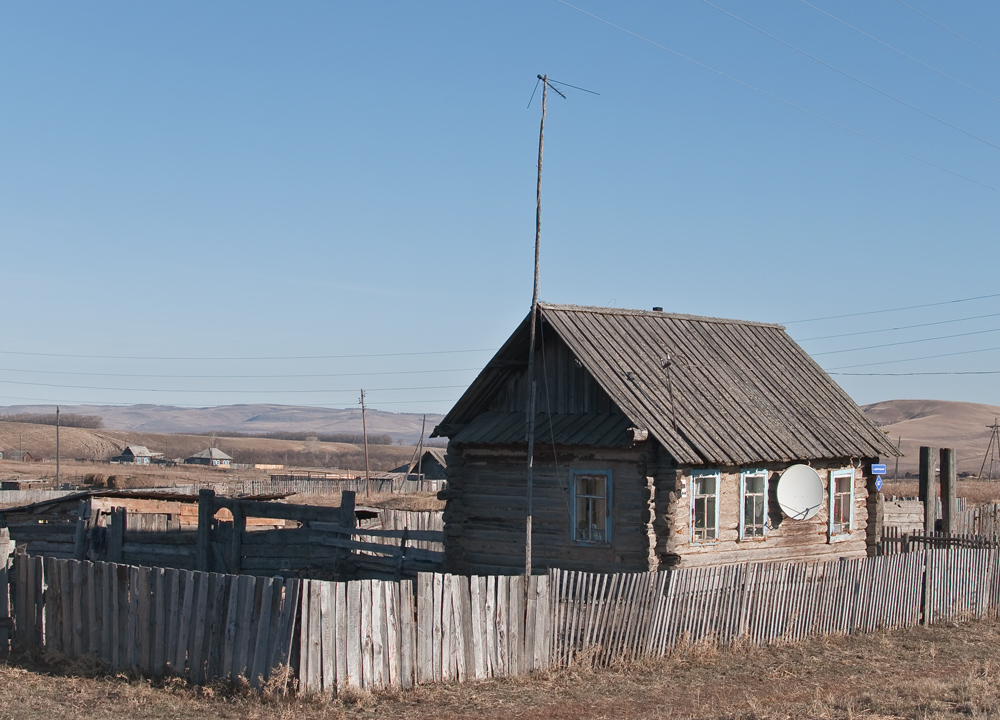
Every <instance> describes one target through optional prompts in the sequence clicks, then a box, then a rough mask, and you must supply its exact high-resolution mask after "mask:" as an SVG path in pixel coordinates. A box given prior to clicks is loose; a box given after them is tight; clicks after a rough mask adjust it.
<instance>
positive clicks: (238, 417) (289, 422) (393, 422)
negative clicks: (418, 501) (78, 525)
mask: <svg viewBox="0 0 1000 720" xmlns="http://www.w3.org/2000/svg"><path fill="white" fill-rule="evenodd" d="M61 409H62V412H64V413H74V414H78V415H97V416H99V417H101V418H102V419H103V420H104V427H105V429H107V430H124V431H128V432H135V433H206V432H207V433H211V432H219V433H225V432H238V433H269V432H314V433H344V432H346V433H361V409H360V408H348V409H343V410H338V409H332V408H315V407H299V406H295V405H263V404H257V405H220V406H217V407H204V408H181V407H172V406H169V405H127V406H115V405H62V406H61ZM52 412H55V407H54V406H52V405H12V406H9V407H0V415H13V414H17V413H52ZM422 417H423V416H422V415H421V414H418V413H390V412H384V411H381V410H369V411H367V412H366V413H365V420H366V423H367V425H368V432H369V433H370V434H371V435H380V434H387V435H391V436H392V439H393V441H396V442H398V441H402V442H403V443H404V444H415V443H416V442H417V441H418V440H419V439H420V422H421V418H422ZM442 417H443V416H442V415H428V416H427V429H426V434H427V435H430V433H431V431H432V430H433V429H434V426H435V425H437V423H438V422H440V420H441V418H442ZM2 419H3V418H2V417H0V420H2Z"/></svg>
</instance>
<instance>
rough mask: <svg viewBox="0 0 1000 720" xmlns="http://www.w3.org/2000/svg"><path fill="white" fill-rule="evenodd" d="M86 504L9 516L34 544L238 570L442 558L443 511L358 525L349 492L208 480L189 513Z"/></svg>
mask: <svg viewBox="0 0 1000 720" xmlns="http://www.w3.org/2000/svg"><path fill="white" fill-rule="evenodd" d="M189 506H190V507H191V509H192V510H194V509H195V508H194V507H193V505H190V504H189ZM88 508H89V505H88V504H87V503H86V502H85V501H80V503H79V509H78V510H74V511H73V512H72V513H70V514H66V513H62V514H57V515H51V514H50V515H42V514H37V515H36V514H34V513H22V514H21V515H20V516H18V517H17V518H13V517H8V518H7V519H6V522H8V523H9V525H10V533H11V535H12V537H13V538H14V539H16V540H17V542H18V545H19V546H25V545H26V546H27V549H28V551H29V552H30V553H31V554H38V555H46V556H53V557H62V558H75V559H78V560H84V559H86V560H91V561H104V562H114V563H120V564H131V565H143V566H150V567H154V566H158V567H173V568H179V569H183V570H201V571H205V572H224V573H229V574H232V575H238V574H240V573H243V572H247V573H251V574H256V575H283V576H289V575H291V576H300V577H314V578H321V579H331V580H334V579H335V580H342V579H353V578H356V577H382V578H388V579H395V578H398V577H400V576H408V577H414V576H416V574H417V573H418V572H433V571H435V570H439V569H440V566H441V562H442V561H443V559H444V547H443V541H444V532H443V529H442V528H443V525H442V524H441V522H440V513H403V512H400V511H382V510H371V511H367V514H368V515H369V516H370V518H369V519H370V521H371V526H368V527H358V526H357V515H358V513H357V512H356V508H355V505H354V494H353V493H350V492H345V493H343V494H342V497H341V505H340V507H339V508H337V507H334V508H330V507H320V506H309V505H293V504H290V503H276V502H264V501H259V500H252V499H247V498H231V497H219V496H216V495H215V493H214V492H213V491H212V490H207V489H203V490H201V491H200V492H199V495H198V506H197V514H196V515H194V514H192V515H190V516H188V515H186V514H185V515H181V514H178V513H176V512H174V513H164V512H127V511H126V509H125V508H118V507H112V508H111V509H110V511H109V512H105V511H102V512H100V513H96V512H93V511H91V510H90V509H88ZM360 514H361V515H362V516H364V515H365V514H366V511H361V512H360ZM383 514H384V520H382V521H380V518H382V517H383ZM386 523H388V524H389V525H390V527H385V524H386ZM380 525H381V526H380ZM426 528H436V529H426Z"/></svg>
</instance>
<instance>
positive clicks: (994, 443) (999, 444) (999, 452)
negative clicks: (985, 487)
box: [976, 418, 1000, 482]
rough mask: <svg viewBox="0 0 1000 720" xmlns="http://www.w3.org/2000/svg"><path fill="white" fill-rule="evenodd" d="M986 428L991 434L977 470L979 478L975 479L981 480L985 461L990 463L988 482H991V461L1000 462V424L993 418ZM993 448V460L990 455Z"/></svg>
mask: <svg viewBox="0 0 1000 720" xmlns="http://www.w3.org/2000/svg"><path fill="white" fill-rule="evenodd" d="M986 427H988V428H989V429H990V430H992V431H993V434H992V435H990V442H989V445H987V446H986V454H985V455H984V456H983V464H982V465H981V466H980V468H979V477H978V478H976V479H977V480H982V479H983V469H984V468H985V467H986V461H987V460H989V461H990V474H989V481H990V482H993V461H994V459H996V460H997V461H1000V423H998V422H997V419H996V418H993V424H992V425H987V426H986ZM994 448H996V457H995V458H994V456H993V454H992V451H993V449H994Z"/></svg>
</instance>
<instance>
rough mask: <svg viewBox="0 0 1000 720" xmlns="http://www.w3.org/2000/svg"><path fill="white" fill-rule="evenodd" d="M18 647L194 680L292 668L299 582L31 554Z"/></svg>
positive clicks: (20, 602)
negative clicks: (91, 658)
mask: <svg viewBox="0 0 1000 720" xmlns="http://www.w3.org/2000/svg"><path fill="white" fill-rule="evenodd" d="M14 570H15V574H16V578H15V586H14V587H15V592H14V625H15V627H16V628H17V634H16V639H17V642H18V643H19V644H20V645H21V646H22V647H24V648H40V647H44V648H45V649H47V650H50V651H54V652H59V653H62V654H65V655H68V656H70V657H82V656H91V657H96V658H98V659H100V660H103V661H104V662H106V663H108V665H109V667H110V668H111V669H112V670H133V671H137V672H140V673H143V674H146V675H149V676H152V677H162V676H163V675H167V674H170V675H178V676H181V677H186V678H188V679H189V680H191V681H192V682H198V683H201V682H205V681H207V680H210V679H213V678H236V677H237V676H243V677H246V678H247V679H249V680H250V682H251V684H253V685H258V684H260V683H261V682H265V681H266V680H268V679H269V678H270V676H271V674H272V672H273V671H274V670H275V669H276V668H279V667H284V668H286V672H287V668H290V666H291V663H290V653H291V649H292V639H293V630H294V627H295V621H296V618H297V615H298V607H299V588H300V584H301V581H300V580H297V579H288V580H282V579H281V578H261V577H252V576H250V575H240V576H235V575H222V574H219V573H204V572H195V571H191V570H188V571H184V570H176V569H164V568H147V567H135V566H129V565H118V564H115V563H102V562H97V563H92V562H87V561H79V560H57V559H55V558H41V557H31V556H27V555H24V554H20V555H18V556H17V557H16V560H15V562H14Z"/></svg>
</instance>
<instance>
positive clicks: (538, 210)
mask: <svg viewBox="0 0 1000 720" xmlns="http://www.w3.org/2000/svg"><path fill="white" fill-rule="evenodd" d="M538 79H539V80H541V82H542V122H541V125H540V126H539V128H538V181H537V184H536V186H535V283H534V287H533V289H532V292H531V322H530V323H529V327H530V328H531V329H530V331H529V333H528V373H527V379H528V383H527V385H528V410H527V418H526V425H527V434H528V473H527V512H526V516H525V523H524V576H525V577H526V578H527V577H531V514H532V500H533V498H532V495H533V491H534V460H535V394H536V393H535V325H536V323H537V321H538V256H539V253H538V249H539V245H540V244H541V238H542V149H543V148H544V147H545V101H546V99H547V96H548V89H549V87H551V86H550V85H549V76H548V74H545V75H539V76H538ZM552 89H553V90H555V91H556V92H557V93H559V95H560V97H562V98H565V97H566V96H565V95H563V94H562V93H561V92H559V90H558V88H554V87H553V88H552ZM525 587H527V585H525Z"/></svg>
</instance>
